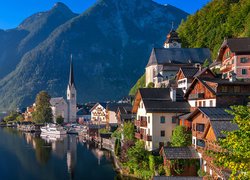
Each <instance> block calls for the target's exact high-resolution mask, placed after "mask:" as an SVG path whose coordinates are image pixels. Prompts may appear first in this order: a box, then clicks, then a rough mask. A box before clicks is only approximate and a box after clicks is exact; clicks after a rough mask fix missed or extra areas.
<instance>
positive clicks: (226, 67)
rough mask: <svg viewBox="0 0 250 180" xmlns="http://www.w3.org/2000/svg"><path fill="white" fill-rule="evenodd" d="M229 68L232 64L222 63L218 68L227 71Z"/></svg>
mask: <svg viewBox="0 0 250 180" xmlns="http://www.w3.org/2000/svg"><path fill="white" fill-rule="evenodd" d="M230 69H232V64H227V65H224V66H222V67H221V68H220V71H222V72H224V71H229V70H230Z"/></svg>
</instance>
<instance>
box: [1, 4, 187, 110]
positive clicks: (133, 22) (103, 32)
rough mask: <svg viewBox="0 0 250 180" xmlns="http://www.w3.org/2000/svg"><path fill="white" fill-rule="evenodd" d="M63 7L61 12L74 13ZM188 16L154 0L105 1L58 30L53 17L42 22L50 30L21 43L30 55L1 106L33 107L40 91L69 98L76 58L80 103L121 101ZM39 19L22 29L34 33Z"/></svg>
mask: <svg viewBox="0 0 250 180" xmlns="http://www.w3.org/2000/svg"><path fill="white" fill-rule="evenodd" d="M63 6H64V8H63V10H62V11H61V13H60V14H64V13H65V11H66V14H68V8H65V5H63ZM53 9H54V8H53ZM53 9H52V11H53ZM69 14H70V13H69ZM38 15H39V14H38ZM187 15H188V14H187V13H185V12H184V11H182V10H180V9H177V8H175V7H173V6H170V5H167V6H163V5H160V4H157V3H155V2H153V1H152V0H133V1H127V0H99V1H97V3H96V4H95V5H94V6H93V7H91V8H90V9H88V10H87V11H85V12H84V13H82V14H80V15H78V16H74V15H72V16H73V17H72V18H70V19H69V20H67V21H66V22H65V23H63V24H61V25H58V27H56V28H54V30H52V29H53V28H48V27H47V26H49V27H52V24H53V23H49V22H55V21H56V20H54V19H53V17H52V18H51V20H50V21H49V20H48V18H45V19H46V20H44V19H43V18H41V19H40V21H41V22H43V23H45V24H44V25H41V29H49V30H50V32H48V31H46V30H44V31H43V30H41V29H39V28H38V29H39V30H38V31H39V32H40V35H39V36H37V37H35V36H31V37H28V35H26V36H25V38H22V41H21V42H20V43H19V44H18V45H20V44H21V46H19V49H20V50H24V51H25V50H26V51H27V52H26V53H25V54H24V55H23V56H22V57H21V58H20V60H19V64H18V65H17V67H16V68H15V70H13V71H12V72H11V73H10V74H8V75H7V76H6V77H4V78H3V79H2V80H1V81H0V98H1V101H0V108H1V109H11V108H15V107H17V106H21V107H23V106H27V105H29V104H31V103H32V102H34V99H35V95H36V94H37V93H38V92H39V91H40V90H46V91H48V92H49V93H50V94H51V96H54V97H55V96H65V94H66V92H65V91H66V87H67V82H68V74H69V59H70V54H73V62H74V68H75V82H76V88H77V96H78V102H87V101H105V100H110V99H118V98H121V97H122V96H125V95H126V94H128V92H129V87H131V85H132V84H133V83H135V81H136V79H137V78H138V77H139V76H140V75H141V74H142V73H143V70H144V67H145V65H146V62H147V60H148V57H149V55H150V51H151V48H152V47H153V46H162V44H163V42H164V40H165V36H166V34H167V33H168V32H169V30H170V29H171V24H172V22H174V23H175V25H178V24H179V23H180V22H181V20H182V19H185V18H186V17H187ZM44 16H45V15H44ZM45 17H47V16H45ZM50 17H51V16H50ZM66 17H68V16H66ZM36 18H38V19H39V16H38V17H37V15H35V16H31V18H30V19H28V20H25V21H24V22H23V23H22V24H21V25H20V26H19V27H18V28H17V31H22V30H23V29H24V31H31V30H33V28H32V26H33V25H35V23H36V22H37V20H36ZM32 24H33V25H32ZM39 24H40V23H38V25H39ZM35 26H36V27H37V25H35ZM55 26H56V25H55ZM55 26H53V27H55ZM30 27H31V28H30ZM43 32H46V33H47V34H46V35H44V33H43ZM29 34H31V33H29ZM36 34H37V33H34V35H36ZM48 34H49V35H48ZM40 37H41V39H40ZM34 42H35V43H34ZM33 43H34V45H33ZM30 44H32V45H31V47H30Z"/></svg>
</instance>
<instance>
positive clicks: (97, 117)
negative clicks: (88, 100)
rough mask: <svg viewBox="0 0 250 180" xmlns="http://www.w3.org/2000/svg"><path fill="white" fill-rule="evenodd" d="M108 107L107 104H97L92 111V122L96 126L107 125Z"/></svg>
mask: <svg viewBox="0 0 250 180" xmlns="http://www.w3.org/2000/svg"><path fill="white" fill-rule="evenodd" d="M106 106H107V103H96V104H95V105H94V106H93V107H92V108H91V109H90V112H91V122H92V123H94V124H104V123H106V122H107V121H106V115H107V111H106Z"/></svg>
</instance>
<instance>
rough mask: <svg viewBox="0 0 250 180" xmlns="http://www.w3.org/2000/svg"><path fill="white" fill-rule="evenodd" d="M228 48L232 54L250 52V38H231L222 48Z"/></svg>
mask: <svg viewBox="0 0 250 180" xmlns="http://www.w3.org/2000/svg"><path fill="white" fill-rule="evenodd" d="M225 46H228V47H229V48H230V50H231V51H232V52H250V38H249V37H245V38H230V39H226V40H225V41H224V42H223V44H222V48H223V47H225Z"/></svg>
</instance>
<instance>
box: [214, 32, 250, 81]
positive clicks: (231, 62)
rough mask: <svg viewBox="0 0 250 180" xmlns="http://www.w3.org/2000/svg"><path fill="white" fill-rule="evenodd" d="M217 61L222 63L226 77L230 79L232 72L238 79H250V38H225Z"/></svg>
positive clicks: (223, 73)
mask: <svg viewBox="0 0 250 180" xmlns="http://www.w3.org/2000/svg"><path fill="white" fill-rule="evenodd" d="M216 61H217V62H220V63H221V68H220V71H221V72H222V76H223V78H224V79H229V77H230V75H231V74H232V73H235V74H236V78H238V79H250V38H249V37H245V38H229V39H225V40H224V42H223V43H222V45H221V47H220V50H219V53H218V57H217V60H216Z"/></svg>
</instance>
